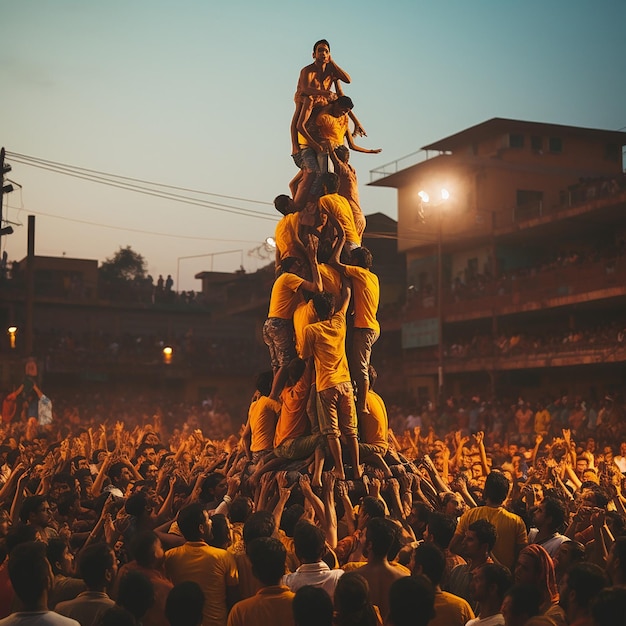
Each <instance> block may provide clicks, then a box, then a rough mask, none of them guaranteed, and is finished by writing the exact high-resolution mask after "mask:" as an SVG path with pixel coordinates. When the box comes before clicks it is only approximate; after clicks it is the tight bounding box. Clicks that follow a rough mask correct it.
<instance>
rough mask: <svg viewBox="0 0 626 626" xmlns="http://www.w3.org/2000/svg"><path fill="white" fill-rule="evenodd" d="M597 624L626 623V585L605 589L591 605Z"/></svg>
mask: <svg viewBox="0 0 626 626" xmlns="http://www.w3.org/2000/svg"><path fill="white" fill-rule="evenodd" d="M591 615H592V617H593V621H594V623H595V624H596V626H613V625H614V624H626V587H611V588H609V589H603V590H602V591H600V593H599V594H598V595H597V596H596V598H595V600H594V601H593V603H592V605H591Z"/></svg>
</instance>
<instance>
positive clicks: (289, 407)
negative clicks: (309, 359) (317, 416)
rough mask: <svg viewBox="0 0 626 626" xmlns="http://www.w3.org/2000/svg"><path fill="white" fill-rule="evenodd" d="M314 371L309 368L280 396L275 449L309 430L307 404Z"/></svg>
mask: <svg viewBox="0 0 626 626" xmlns="http://www.w3.org/2000/svg"><path fill="white" fill-rule="evenodd" d="M312 379H313V371H312V370H311V368H309V370H308V373H307V372H305V373H304V374H303V375H302V376H301V377H300V380H299V381H298V382H297V383H296V384H295V385H293V386H292V387H285V388H284V389H283V391H282V393H281V394H280V399H281V402H282V405H281V408H280V414H279V418H278V423H277V424H276V434H275V435H274V447H275V448H277V447H278V446H279V445H280V444H281V443H282V442H283V441H285V440H286V439H295V438H296V437H300V436H302V435H304V434H305V433H306V432H307V430H308V429H309V418H308V416H307V414H306V403H307V399H308V397H309V391H310V389H311V383H312V382H313V381H312Z"/></svg>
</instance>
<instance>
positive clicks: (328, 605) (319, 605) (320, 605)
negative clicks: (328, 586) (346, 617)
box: [291, 585, 333, 626]
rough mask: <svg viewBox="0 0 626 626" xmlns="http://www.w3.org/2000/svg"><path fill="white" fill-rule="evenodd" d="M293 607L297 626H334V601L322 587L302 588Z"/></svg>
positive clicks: (295, 598) (297, 593)
mask: <svg viewBox="0 0 626 626" xmlns="http://www.w3.org/2000/svg"><path fill="white" fill-rule="evenodd" d="M291 607H292V609H293V619H294V621H295V623H296V626H332V623H333V601H332V600H331V599H330V596H329V595H328V593H327V592H326V590H325V589H322V588H321V587H313V586H312V585H305V586H304V587H300V588H299V589H298V590H297V591H296V595H295V596H294V598H293V601H292V604H291Z"/></svg>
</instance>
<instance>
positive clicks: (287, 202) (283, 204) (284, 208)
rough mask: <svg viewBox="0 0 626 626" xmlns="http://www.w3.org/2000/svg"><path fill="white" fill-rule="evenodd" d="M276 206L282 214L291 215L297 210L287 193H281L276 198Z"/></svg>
mask: <svg viewBox="0 0 626 626" xmlns="http://www.w3.org/2000/svg"><path fill="white" fill-rule="evenodd" d="M274 207H275V209H276V210H277V211H278V212H279V213H281V214H282V215H289V214H290V213H295V212H296V205H295V203H294V201H293V200H292V199H291V198H290V197H289V196H287V195H285V194H280V195H279V196H276V197H275V198H274Z"/></svg>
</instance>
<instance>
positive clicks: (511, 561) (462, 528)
mask: <svg viewBox="0 0 626 626" xmlns="http://www.w3.org/2000/svg"><path fill="white" fill-rule="evenodd" d="M479 519H486V520H487V521H488V522H491V523H492V524H493V525H494V526H495V527H496V532H497V534H498V538H497V539H496V544H495V545H494V547H493V550H492V554H493V556H494V558H496V559H497V560H498V562H499V563H502V565H505V566H506V567H508V568H509V569H510V570H511V571H513V569H514V567H515V553H516V550H517V549H518V548H522V547H523V546H525V545H526V544H527V543H528V535H527V533H526V526H524V522H523V521H522V518H521V517H520V516H519V515H515V514H514V513H509V511H507V510H506V509H505V508H503V507H494V506H477V507H474V508H472V509H469V510H468V511H465V513H463V515H461V518H460V519H459V523H458V525H457V527H456V532H455V536H459V537H464V536H465V532H466V531H467V528H468V526H469V525H470V524H472V523H473V522H475V521H476V520H479Z"/></svg>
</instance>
